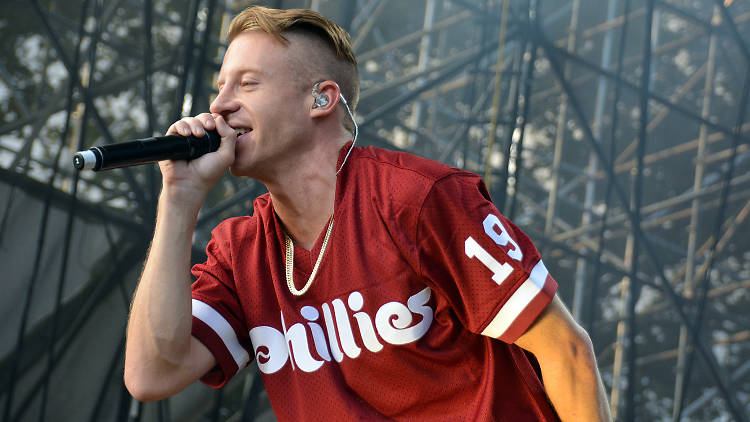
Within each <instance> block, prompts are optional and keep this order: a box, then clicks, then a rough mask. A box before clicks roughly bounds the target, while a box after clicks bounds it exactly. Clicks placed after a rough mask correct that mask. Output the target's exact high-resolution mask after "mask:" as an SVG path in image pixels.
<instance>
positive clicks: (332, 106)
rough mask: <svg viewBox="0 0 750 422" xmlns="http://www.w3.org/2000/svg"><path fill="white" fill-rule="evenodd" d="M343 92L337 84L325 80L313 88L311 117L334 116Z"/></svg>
mask: <svg viewBox="0 0 750 422" xmlns="http://www.w3.org/2000/svg"><path fill="white" fill-rule="evenodd" d="M340 94H341V90H340V89H339V86H338V84H337V83H336V82H333V81H329V80H325V81H321V82H319V83H318V84H317V86H315V87H313V91H312V96H311V101H310V117H313V118H316V117H324V116H328V115H330V114H332V113H333V112H334V111H335V110H336V106H337V105H338V103H339V95H340Z"/></svg>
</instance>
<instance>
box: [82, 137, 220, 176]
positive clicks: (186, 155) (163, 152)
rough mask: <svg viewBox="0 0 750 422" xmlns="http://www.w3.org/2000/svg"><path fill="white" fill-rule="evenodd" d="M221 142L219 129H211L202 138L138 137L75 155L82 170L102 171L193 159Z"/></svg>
mask: <svg viewBox="0 0 750 422" xmlns="http://www.w3.org/2000/svg"><path fill="white" fill-rule="evenodd" d="M220 144H221V137H220V136H219V134H218V133H217V132H216V131H207V132H206V135H205V136H203V137H201V138H197V137H195V136H192V135H191V136H180V135H167V136H158V137H153V138H144V139H136V140H135V141H130V142H121V143H117V144H110V145H100V146H95V147H93V148H90V149H88V150H85V151H78V152H77V153H75V155H74V156H73V165H74V167H75V168H76V169H78V170H83V169H85V168H90V169H91V170H93V171H99V170H110V169H115V168H120V167H129V166H137V165H140V164H148V163H154V162H157V161H163V160H192V159H194V158H198V157H200V156H201V155H204V154H208V153H209V152H214V151H216V150H217V149H219V145H220Z"/></svg>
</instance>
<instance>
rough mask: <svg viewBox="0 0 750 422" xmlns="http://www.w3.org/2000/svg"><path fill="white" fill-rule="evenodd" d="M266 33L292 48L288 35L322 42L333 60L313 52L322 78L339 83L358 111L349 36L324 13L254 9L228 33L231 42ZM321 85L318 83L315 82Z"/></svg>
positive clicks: (237, 19)
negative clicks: (297, 35) (246, 34)
mask: <svg viewBox="0 0 750 422" xmlns="http://www.w3.org/2000/svg"><path fill="white" fill-rule="evenodd" d="M248 31H263V32H265V33H267V34H269V35H271V36H273V37H274V38H276V40H278V41H279V42H280V43H282V44H283V45H289V39H288V38H287V37H285V36H284V35H285V34H302V35H306V36H307V38H308V39H318V40H320V41H322V42H323V44H324V45H325V46H327V48H326V50H328V53H329V56H330V57H323V58H322V60H320V58H319V57H318V56H317V55H316V54H315V53H311V57H310V63H314V64H315V65H317V67H319V68H320V69H316V70H317V71H321V72H323V74H322V75H320V76H322V77H325V78H326V79H330V80H332V81H334V82H336V83H337V84H338V85H339V87H340V89H341V93H342V94H343V95H344V98H346V100H347V101H348V103H349V106H350V107H351V108H352V109H354V108H355V107H356V105H357V102H358V101H359V73H358V71H357V59H356V57H354V51H353V49H352V45H351V41H350V38H349V34H348V33H347V32H346V31H345V30H344V29H343V28H341V27H340V26H338V25H337V24H336V23H335V22H333V21H331V20H330V19H328V18H326V17H324V16H323V15H321V14H320V13H317V12H314V11H312V10H305V9H286V10H279V9H269V8H267V7H262V6H251V7H248V8H247V9H245V10H243V11H242V12H240V14H238V15H237V16H235V17H234V19H232V22H231V23H230V24H229V29H228V30H227V38H228V39H229V42H232V40H233V39H234V38H235V37H236V36H238V35H239V34H241V33H243V32H248ZM313 82H317V81H313Z"/></svg>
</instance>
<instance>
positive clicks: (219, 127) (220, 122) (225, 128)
mask: <svg viewBox="0 0 750 422" xmlns="http://www.w3.org/2000/svg"><path fill="white" fill-rule="evenodd" d="M212 117H213V120H214V122H215V124H216V131H217V132H219V135H220V136H221V137H222V138H227V137H232V136H234V137H236V136H237V132H236V131H235V130H234V129H232V127H231V126H229V124H228V123H227V121H226V120H224V117H222V116H221V115H220V114H214V115H213V116H212Z"/></svg>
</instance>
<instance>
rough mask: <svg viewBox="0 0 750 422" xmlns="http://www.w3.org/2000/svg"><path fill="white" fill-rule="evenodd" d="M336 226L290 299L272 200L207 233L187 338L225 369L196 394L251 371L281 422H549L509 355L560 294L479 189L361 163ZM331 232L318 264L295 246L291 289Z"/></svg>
mask: <svg viewBox="0 0 750 422" xmlns="http://www.w3.org/2000/svg"><path fill="white" fill-rule="evenodd" d="M348 147H349V145H347V146H345V147H344V148H343V149H342V152H341V154H340V156H339V164H340V163H341V161H342V158H343V156H344V154H345V153H346V151H347V150H348ZM333 218H334V225H333V231H332V232H331V235H330V240H329V242H328V247H327V249H326V251H325V255H324V256H323V259H322V262H321V264H320V267H319V269H318V273H317V276H316V278H315V281H314V282H313V284H312V286H311V287H310V289H309V290H308V291H307V293H305V294H304V295H302V296H299V297H298V296H293V295H292V294H291V293H290V292H289V289H288V288H287V285H286V280H285V272H284V271H285V266H284V232H283V226H282V223H281V221H280V220H279V219H278V217H277V216H276V214H275V212H274V211H273V205H272V201H271V198H270V196H269V195H268V194H266V195H263V196H260V197H258V198H256V200H255V202H254V212H253V215H252V216H244V217H235V218H230V219H228V220H225V221H224V222H222V223H221V224H219V225H218V226H217V227H216V228H215V229H214V231H213V235H212V239H211V241H210V242H209V244H208V246H207V256H208V258H207V260H206V262H205V263H202V264H198V265H196V266H194V268H193V274H194V276H195V277H196V278H197V280H196V282H195V283H194V284H193V335H194V336H195V337H196V338H198V340H200V341H201V342H202V343H204V344H205V345H206V346H207V347H208V348H209V350H211V352H212V353H213V354H214V356H215V357H216V360H217V362H218V365H217V366H216V367H215V368H214V369H213V370H212V371H210V372H209V373H208V374H206V375H205V376H204V377H203V378H202V381H203V382H205V383H206V384H208V385H210V386H213V387H220V386H222V385H224V384H225V383H226V382H227V381H228V380H229V379H230V378H231V377H232V376H233V375H234V374H235V373H236V372H237V371H238V370H239V369H240V368H242V367H243V366H244V365H246V364H247V363H248V362H249V361H250V360H251V359H253V358H255V359H256V360H257V363H258V366H259V368H260V370H261V373H262V376H263V381H264V384H265V387H266V390H267V392H268V395H269V398H270V401H271V404H272V406H273V409H274V413H275V414H276V417H277V418H278V420H280V421H306V420H311V421H313V420H337V421H346V420H409V421H441V420H445V421H457V420H487V421H492V420H514V421H525V420H528V421H553V420H558V419H557V417H556V415H555V412H554V410H553V409H552V407H551V405H550V404H549V402H548V399H547V396H546V394H545V392H544V388H543V386H542V383H541V381H540V379H539V377H538V376H537V373H536V372H535V370H534V367H533V366H532V364H531V363H530V362H529V359H528V358H527V355H526V353H525V352H524V351H523V350H522V349H520V348H519V347H517V346H515V345H513V344H512V343H513V342H514V341H515V340H516V339H517V338H518V337H519V336H520V335H521V334H522V333H523V332H524V331H525V330H526V329H527V328H528V326H529V325H531V323H532V322H533V321H534V319H535V318H536V317H537V316H538V315H539V313H540V312H541V311H542V310H543V309H544V308H545V307H546V306H547V304H549V302H550V301H551V300H552V297H553V296H554V294H555V291H556V289H557V284H556V283H555V281H554V280H553V279H552V277H551V276H550V275H549V274H548V272H547V270H546V268H544V264H543V263H542V261H541V259H540V257H539V253H538V251H537V250H536V248H535V247H534V245H533V244H532V242H531V241H530V240H529V238H528V237H527V236H526V235H525V234H524V233H523V232H522V231H521V230H519V229H518V228H517V227H516V226H515V225H513V224H512V223H511V222H510V221H508V220H507V219H505V218H504V217H503V216H502V215H501V214H500V213H499V212H498V211H497V209H496V208H495V207H494V205H493V204H492V203H491V201H490V197H489V194H488V193H487V190H486V189H485V187H484V184H483V182H482V181H481V179H480V178H479V176H477V175H474V174H472V173H468V172H465V171H462V170H459V169H454V168H450V167H448V166H445V165H443V164H440V163H437V162H434V161H431V160H427V159H423V158H420V157H416V156H413V155H410V154H406V153H398V152H392V151H386V150H382V149H377V148H373V147H366V148H360V147H356V148H354V150H353V152H352V153H351V156H350V157H349V159H348V161H347V163H346V166H345V167H344V169H343V171H342V172H341V173H340V174H339V176H338V180H337V185H336V196H335V206H334V215H333ZM324 232H325V228H324V230H323V232H322V233H321V235H320V237H319V238H318V240H317V242H316V243H315V246H314V247H313V249H312V250H311V251H306V250H304V249H303V248H301V247H299V246H296V245H295V251H294V280H295V284H296V287H297V288H298V289H299V288H301V287H302V286H303V285H304V283H305V282H306V281H307V279H308V277H309V274H310V272H311V271H312V268H313V266H314V263H315V260H316V258H317V256H318V254H319V252H320V248H321V244H322V241H323V237H324ZM482 334H484V335H482ZM492 337H494V338H492Z"/></svg>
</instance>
